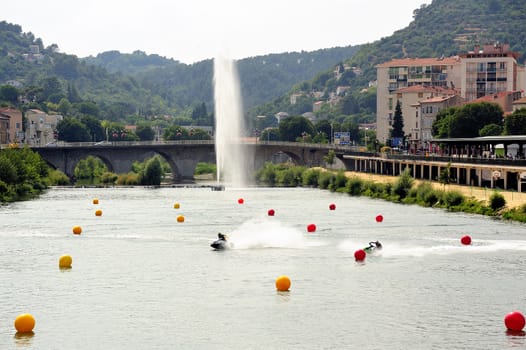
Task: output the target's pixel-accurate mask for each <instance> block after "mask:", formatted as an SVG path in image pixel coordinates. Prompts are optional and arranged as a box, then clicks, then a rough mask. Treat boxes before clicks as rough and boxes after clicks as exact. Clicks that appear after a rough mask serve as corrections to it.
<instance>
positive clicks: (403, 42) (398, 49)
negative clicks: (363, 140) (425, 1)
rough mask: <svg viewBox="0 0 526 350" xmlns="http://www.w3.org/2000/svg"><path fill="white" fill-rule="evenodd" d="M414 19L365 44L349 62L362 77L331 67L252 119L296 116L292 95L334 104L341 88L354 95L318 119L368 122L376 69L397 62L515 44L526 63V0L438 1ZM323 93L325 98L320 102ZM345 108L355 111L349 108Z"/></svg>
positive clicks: (256, 112)
mask: <svg viewBox="0 0 526 350" xmlns="http://www.w3.org/2000/svg"><path fill="white" fill-rule="evenodd" d="M413 18H414V19H413V21H412V22H411V23H409V25H408V26H407V27H406V28H404V29H401V30H398V31H396V32H395V33H394V34H393V35H391V36H389V37H385V38H381V39H379V40H377V41H375V42H373V43H369V44H366V45H362V46H361V47H360V50H359V51H358V52H357V53H356V54H354V55H353V56H352V57H349V59H348V60H345V61H344V63H345V65H346V66H347V67H355V68H356V70H357V71H359V72H360V73H361V74H351V73H349V74H343V75H341V76H339V77H337V76H336V74H335V67H331V69H329V70H326V71H323V72H320V73H319V74H318V75H317V76H316V77H314V78H313V79H310V80H307V81H304V82H302V83H300V84H297V85H296V86H295V87H293V88H292V89H291V90H289V92H288V93H287V94H284V95H283V96H281V97H279V98H277V99H275V100H273V101H272V102H270V103H267V104H265V105H261V106H258V107H257V108H255V109H253V110H252V111H250V114H251V116H252V117H255V116H256V115H261V114H263V115H274V114H275V113H277V112H280V111H284V112H289V113H290V112H292V113H293V114H297V113H298V106H297V104H295V105H292V104H291V103H290V96H291V95H292V94H297V93H298V92H303V93H306V92H309V91H313V90H314V91H317V92H318V95H317V96H316V97H312V96H308V102H309V103H311V104H312V103H313V102H315V101H317V100H322V101H326V102H329V101H330V96H331V94H335V93H336V89H337V87H338V86H341V85H347V86H350V90H348V91H347V92H346V93H345V96H344V97H343V98H341V99H340V102H339V103H338V104H336V105H333V106H331V107H330V108H329V107H328V106H327V108H326V109H325V110H322V111H321V112H318V114H319V115H321V116H323V117H326V118H329V119H332V118H336V119H338V118H339V119H343V118H344V117H345V115H349V114H348V113H347V112H349V111H352V113H351V114H353V115H357V114H358V117H361V118H362V119H363V117H364V113H368V109H369V107H370V106H371V105H370V103H369V102H370V100H369V99H367V98H364V96H363V94H364V93H365V94H367V95H369V96H370V94H371V93H373V94H375V92H374V90H373V89H371V88H369V85H370V83H371V82H374V81H375V80H376V68H375V67H376V65H377V64H380V63H384V62H387V61H389V60H392V59H395V58H403V57H414V58H416V57H441V56H452V55H459V54H462V53H465V52H467V51H469V50H473V48H474V46H475V45H481V44H485V43H495V42H500V43H508V44H510V46H511V48H512V50H514V51H516V52H518V53H519V54H520V58H519V63H523V62H524V59H525V57H526V56H525V55H526V1H516V0H456V1H452V0H434V1H433V2H432V3H431V4H429V5H422V6H421V7H420V8H418V9H415V11H414V16H413ZM320 94H321V95H322V96H323V97H321V98H319V97H318V96H319V95H320ZM331 103H332V102H331ZM345 104H352V105H354V106H353V108H345V106H344V105H345ZM374 108H376V107H374ZM304 111H306V110H302V112H304ZM360 111H361V112H360ZM375 112H376V111H375V110H374V111H372V113H369V117H366V119H367V118H369V121H371V122H372V121H374V113H375ZM342 114H343V115H342ZM360 115H361V116H360ZM355 119H356V118H355Z"/></svg>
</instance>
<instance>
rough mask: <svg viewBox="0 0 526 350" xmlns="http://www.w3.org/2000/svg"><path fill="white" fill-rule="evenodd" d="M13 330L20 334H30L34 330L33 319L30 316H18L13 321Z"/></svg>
mask: <svg viewBox="0 0 526 350" xmlns="http://www.w3.org/2000/svg"><path fill="white" fill-rule="evenodd" d="M15 328H16V330H17V332H20V333H29V332H32V331H33V328H35V319H34V318H33V316H32V315H31V314H20V315H18V316H17V317H16V319H15Z"/></svg>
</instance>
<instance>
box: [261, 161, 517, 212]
mask: <svg viewBox="0 0 526 350" xmlns="http://www.w3.org/2000/svg"><path fill="white" fill-rule="evenodd" d="M255 179H256V182H257V183H258V184H259V185H265V186H279V187H296V186H304V187H317V188H319V189H324V190H330V191H333V192H342V193H347V194H349V195H351V196H367V197H371V198H378V199H384V200H388V201H391V202H395V203H403V204H417V205H420V206H423V207H432V208H441V209H446V210H449V211H455V212H465V213H473V214H480V215H487V216H495V217H501V218H503V219H508V220H514V221H521V222H526V204H525V205H523V206H522V207H520V208H514V209H507V208H506V199H505V198H504V197H503V196H502V194H500V193H499V192H497V191H495V192H494V193H493V194H492V195H491V197H490V199H489V203H488V204H486V203H485V202H484V201H479V200H477V199H475V198H467V197H465V196H464V195H463V194H462V193H460V192H458V191H446V190H444V189H442V190H439V189H436V188H434V187H433V186H432V184H431V183H430V182H420V183H418V185H416V186H415V180H414V179H413V178H412V176H411V174H410V172H409V169H406V170H405V171H404V172H403V173H402V174H401V175H400V176H399V177H398V178H397V179H396V180H395V181H394V182H392V183H390V182H387V183H378V182H374V181H367V180H364V179H362V178H360V177H357V176H346V175H345V173H344V172H343V171H332V170H325V169H321V168H304V167H300V166H295V165H292V164H272V163H266V164H265V165H264V166H263V167H262V168H261V169H260V170H258V171H257V172H256V174H255Z"/></svg>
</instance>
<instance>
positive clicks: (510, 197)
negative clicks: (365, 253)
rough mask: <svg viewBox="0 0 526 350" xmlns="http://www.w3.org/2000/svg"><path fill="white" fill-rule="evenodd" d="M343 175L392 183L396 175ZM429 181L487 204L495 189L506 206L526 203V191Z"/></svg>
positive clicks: (518, 205) (349, 173) (350, 172)
mask: <svg viewBox="0 0 526 350" xmlns="http://www.w3.org/2000/svg"><path fill="white" fill-rule="evenodd" d="M345 175H346V176H347V177H358V178H360V179H362V180H366V181H372V182H378V183H389V182H390V183H394V182H395V181H396V180H397V179H398V177H396V176H388V175H377V174H369V173H361V172H354V171H346V172H345ZM420 182H423V181H422V180H415V183H420ZM427 182H429V183H430V184H431V185H432V186H433V188H435V189H437V190H446V191H457V192H460V193H461V194H462V195H464V196H465V197H466V198H470V197H473V198H475V199H476V200H479V201H482V202H484V203H485V204H488V200H489V198H490V196H491V194H492V193H493V192H495V191H498V192H499V193H500V194H501V195H502V196H503V197H504V199H506V207H508V208H510V209H511V208H517V207H520V206H521V205H524V204H526V193H519V192H512V191H504V190H500V189H492V188H483V187H474V186H462V185H455V184H448V185H442V184H441V183H439V182H432V181H427Z"/></svg>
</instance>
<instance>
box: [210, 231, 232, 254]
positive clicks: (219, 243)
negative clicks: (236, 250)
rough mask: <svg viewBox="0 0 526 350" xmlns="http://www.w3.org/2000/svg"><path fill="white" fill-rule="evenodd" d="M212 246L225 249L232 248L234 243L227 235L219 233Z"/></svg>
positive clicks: (216, 248)
mask: <svg viewBox="0 0 526 350" xmlns="http://www.w3.org/2000/svg"><path fill="white" fill-rule="evenodd" d="M210 246H211V247H212V248H214V249H215V250H225V249H230V248H232V247H233V246H234V245H233V244H232V242H229V241H228V237H227V235H225V234H222V233H218V234H217V239H216V240H215V241H214V242H212V244H210Z"/></svg>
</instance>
